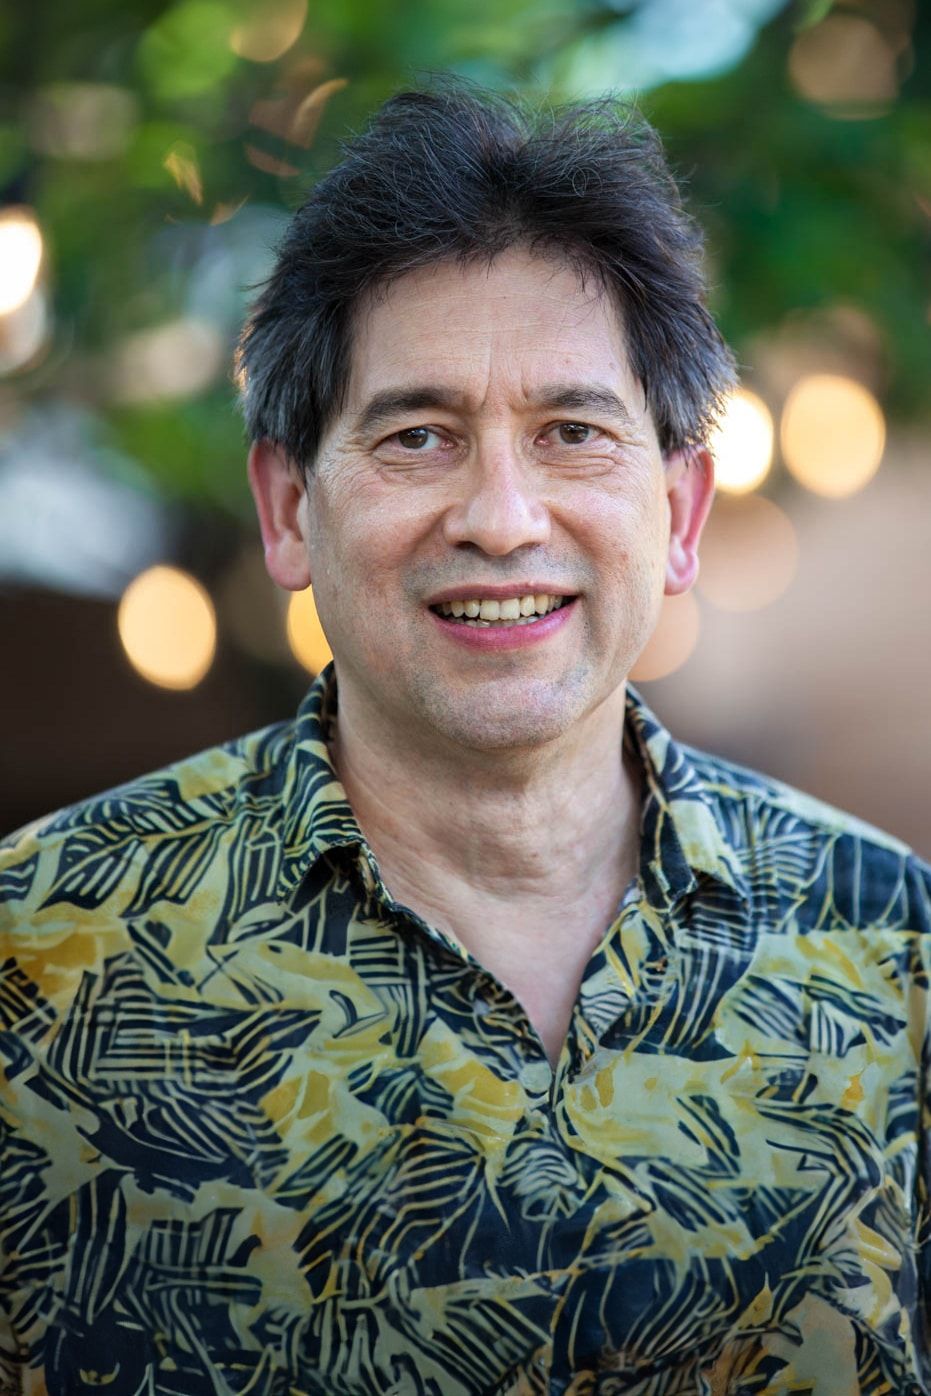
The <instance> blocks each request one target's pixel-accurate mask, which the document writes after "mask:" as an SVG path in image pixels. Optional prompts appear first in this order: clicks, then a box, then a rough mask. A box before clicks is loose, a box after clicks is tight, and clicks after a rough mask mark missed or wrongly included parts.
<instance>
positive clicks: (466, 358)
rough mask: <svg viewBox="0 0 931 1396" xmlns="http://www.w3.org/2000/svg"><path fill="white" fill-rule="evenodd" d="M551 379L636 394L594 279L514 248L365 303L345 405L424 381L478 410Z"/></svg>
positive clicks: (436, 268) (609, 307) (427, 272)
mask: <svg viewBox="0 0 931 1396" xmlns="http://www.w3.org/2000/svg"><path fill="white" fill-rule="evenodd" d="M554 379H559V380H560V381H563V380H564V381H569V382H571V381H576V380H578V381H580V382H588V381H594V380H597V381H598V382H600V383H602V384H603V385H605V386H611V387H613V388H615V390H617V391H620V392H622V393H624V394H626V395H632V396H634V397H637V396H642V395H641V394H637V393H636V390H635V380H634V378H633V374H632V372H631V369H630V365H629V362H628V357H627V350H626V344H625V338H624V330H623V325H622V321H621V316H620V312H619V310H618V308H617V306H616V304H615V303H614V301H613V299H612V298H611V297H610V296H609V295H608V294H607V292H606V291H605V290H604V288H603V287H602V286H601V284H600V283H599V282H598V281H597V280H596V278H595V277H594V276H589V277H584V276H583V275H582V273H581V272H580V270H579V269H578V268H576V267H575V266H573V265H570V264H568V263H567V262H566V261H563V260H558V259H556V258H551V257H543V256H539V255H536V254H533V253H531V252H529V251H527V250H524V249H520V248H513V249H510V250H509V251H507V252H504V253H502V254H501V255H500V256H498V257H497V258H495V259H494V260H493V261H491V262H487V261H481V262H479V261H470V262H466V263H460V262H449V261H444V262H439V263H435V264H433V265H431V266H428V267H424V268H420V269H418V270H416V271H413V272H408V273H407V274H406V275H404V276H401V277H398V278H397V279H396V280H394V281H392V282H390V283H389V284H388V285H387V286H382V287H379V288H378V289H377V290H376V291H375V292H374V293H372V294H370V295H368V296H367V297H366V298H365V299H364V300H363V301H362V302H361V304H360V305H359V307H358V309H357V312H356V315H355V319H354V324H353V334H352V350H351V366H350V379H349V391H348V395H347V403H346V407H347V409H348V410H349V411H350V412H351V411H353V410H356V411H357V410H358V409H359V408H360V406H362V405H363V404H364V401H365V400H366V399H367V398H368V397H369V396H370V395H371V394H372V393H373V392H379V391H384V390H385V389H386V388H395V387H398V388H400V387H405V386H412V385H416V384H418V383H420V382H424V381H429V382H431V383H438V384H442V385H444V386H446V387H448V388H449V389H450V390H451V391H457V392H461V393H462V394H463V395H464V396H465V397H468V398H474V399H475V400H476V403H478V402H481V401H484V400H485V399H486V398H487V397H488V395H489V394H491V395H496V394H498V393H504V394H506V395H507V396H508V397H510V398H513V397H515V396H516V397H520V396H522V395H524V396H528V395H532V393H533V389H534V385H535V384H539V383H543V382H550V381H553V380H554ZM632 405H633V404H632Z"/></svg>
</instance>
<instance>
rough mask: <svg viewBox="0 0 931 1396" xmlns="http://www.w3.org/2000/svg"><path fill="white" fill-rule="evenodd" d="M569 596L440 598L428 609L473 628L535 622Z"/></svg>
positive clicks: (546, 593)
mask: <svg viewBox="0 0 931 1396" xmlns="http://www.w3.org/2000/svg"><path fill="white" fill-rule="evenodd" d="M570 599H571V598H569V597H566V596H552V595H550V594H549V593H548V592H538V593H537V594H536V595H533V596H531V595H529V594H528V595H527V596H510V597H507V598H506V599H504V600H502V601H491V600H483V599H481V598H469V599H466V598H463V599H462V600H461V601H460V600H456V601H441V602H440V603H439V605H437V606H432V607H431V610H433V611H435V612H436V614H437V615H440V616H442V617H443V618H444V619H445V620H454V621H458V622H459V624H460V625H467V626H470V627H474V628H486V627H489V626H505V627H507V626H514V625H534V624H536V623H537V622H538V621H540V620H542V618H543V617H544V616H548V615H549V614H550V612H551V611H558V610H559V608H560V606H562V605H563V604H564V602H566V601H567V600H570Z"/></svg>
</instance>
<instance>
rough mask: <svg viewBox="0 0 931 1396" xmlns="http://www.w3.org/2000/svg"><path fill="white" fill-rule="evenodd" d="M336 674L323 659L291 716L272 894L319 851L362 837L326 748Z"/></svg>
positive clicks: (283, 889)
mask: <svg viewBox="0 0 931 1396" xmlns="http://www.w3.org/2000/svg"><path fill="white" fill-rule="evenodd" d="M336 709H337V692H336V675H335V673H334V672H333V666H332V664H328V665H327V667H326V668H325V669H324V670H323V671H322V673H321V674H319V675H318V677H317V678H316V679H315V680H314V682H313V684H312V685H311V688H310V690H309V692H308V693H307V696H306V697H305V699H304V701H303V702H302V703H301V706H300V707H299V708H298V710H297V717H296V718H295V721H294V736H293V740H292V743H291V748H290V752H289V754H288V757H287V766H286V770H285V778H284V784H283V787H282V791H281V799H282V804H283V806H284V822H283V843H284V846H283V857H282V860H281V869H280V871H279V874H278V885H277V889H276V891H277V895H278V899H279V901H284V900H285V899H286V898H287V897H288V896H289V895H290V894H291V893H292V892H293V891H294V889H295V888H296V887H297V885H298V883H299V882H300V881H301V879H302V878H303V876H304V875H305V873H307V872H308V871H309V870H310V868H311V867H312V866H313V865H314V863H316V861H317V859H318V858H320V857H321V855H322V854H324V853H327V852H329V851H331V850H333V849H338V848H351V847H355V848H358V847H360V846H361V845H362V843H363V838H362V830H361V829H360V828H359V825H358V823H357V821H356V817H355V815H354V814H353V812H352V808H351V806H350V804H349V801H348V800H347V799H346V792H345V790H344V789H343V786H342V782H341V781H340V779H339V776H338V775H337V774H336V768H335V766H334V765H333V761H332V758H331V757H330V752H329V748H328V745H327V744H328V741H329V739H330V737H331V735H332V731H333V725H334V722H335V720H336Z"/></svg>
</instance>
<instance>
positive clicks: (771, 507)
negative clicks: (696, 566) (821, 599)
mask: <svg viewBox="0 0 931 1396" xmlns="http://www.w3.org/2000/svg"><path fill="white" fill-rule="evenodd" d="M798 553H799V547H798V537H797V535H796V532H795V526H794V524H793V523H792V520H791V519H790V518H789V516H788V515H787V514H786V513H785V512H784V511H783V510H782V509H780V508H779V505H778V504H774V503H773V501H772V500H771V499H764V498H763V497H762V496H760V495H757V494H753V495H744V496H743V497H741V498H735V497H733V496H732V497H730V498H728V497H726V496H724V495H719V496H718V498H717V499H716V500H715V503H714V508H713V509H712V511H711V517H710V518H709V519H708V522H707V524H706V525H705V531H704V534H703V536H702V542H701V570H700V572H699V574H698V587H699V590H700V591H701V594H702V596H704V597H705V598H706V600H708V601H710V602H711V603H712V605H714V606H717V608H718V610H721V611H758V610H760V609H761V608H762V607H763V606H769V605H771V604H772V602H774V601H777V600H778V599H779V597H780V596H782V595H783V593H784V592H785V591H786V590H787V589H788V587H789V585H790V583H791V582H792V580H793V578H794V577H795V573H796V571H797V569H798Z"/></svg>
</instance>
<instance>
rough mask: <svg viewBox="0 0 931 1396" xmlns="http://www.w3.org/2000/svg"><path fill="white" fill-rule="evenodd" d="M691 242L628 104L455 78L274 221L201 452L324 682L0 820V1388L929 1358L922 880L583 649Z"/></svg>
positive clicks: (449, 1390) (829, 1377)
mask: <svg viewBox="0 0 931 1396" xmlns="http://www.w3.org/2000/svg"><path fill="white" fill-rule="evenodd" d="M698 252H699V244H698V238H697V234H696V233H695V231H694V229H693V227H692V225H691V224H690V222H689V221H688V220H687V218H686V216H685V215H684V214H683V212H682V210H681V207H680V206H679V203H678V198H677V195H676V192H675V188H674V186H673V185H672V183H671V180H670V178H669V176H668V174H667V172H666V170H665V167H664V165H663V163H662V159H661V155H660V153H659V148H658V145H657V142H656V140H655V138H654V137H653V136H652V134H651V133H650V132H649V131H648V130H647V129H646V128H645V127H644V126H642V125H640V124H638V123H636V122H635V121H634V119H633V118H632V117H630V116H625V115H617V114H615V113H614V112H612V110H611V108H610V107H608V106H606V105H603V106H599V107H595V108H590V109H587V110H583V111H581V112H574V113H572V112H570V113H568V114H566V115H563V116H561V117H558V118H552V117H546V118H539V119H537V120H534V119H532V118H529V117H527V116H526V115H523V114H521V113H520V112H518V111H516V110H514V109H512V108H511V107H509V106H507V105H506V104H504V103H501V102H498V101H493V100H491V99H486V98H482V97H479V96H477V95H475V94H472V93H470V92H468V91H462V90H459V89H457V88H455V87H450V88H446V89H441V90H439V91H436V92H434V93H432V94H407V95H404V96H400V97H397V98H395V99H393V100H392V101H391V102H389V103H388V104H387V106H386V107H385V108H384V109H383V110H382V112H381V113H380V114H379V116H378V117H377V118H376V120H375V121H374V123H373V124H372V126H371V128H370V129H369V130H368V132H367V133H366V134H364V135H363V136H362V137H361V138H359V139H358V140H356V141H355V142H354V143H353V144H352V145H351V146H350V147H349V149H348V151H347V153H346V155H345V158H344V159H343V161H342V163H341V164H340V165H339V166H338V167H337V168H336V170H335V171H334V172H333V173H332V174H330V175H329V176H328V177H327V178H326V179H324V180H323V181H322V182H321V183H320V184H319V185H318V187H317V188H316V189H315V191H314V192H313V194H312V195H311V198H310V200H309V202H308V203H307V204H306V205H305V207H304V208H303V209H302V210H301V211H300V212H299V213H298V214H297V215H296V217H295V219H294V221H293V223H292V225H291V229H290V231H289V233H288V235H287V237H286V239H285V241H284V245H283V247H282V248H281V251H280V255H279V260H278V264H277V267H276V270H275V272H274V274H273V276H272V278H271V280H270V281H269V283H268V285H267V287H266V288H265V291H264V293H263V295H262V297H261V299H260V301H259V303H258V305H257V306H256V309H255V312H254V314H253V317H252V319H251V321H250V324H249V326H248V327H247V330H246V333H245V335H244V338H243V344H242V351H241V355H242V365H241V366H242V375H243V383H244V398H245V409H246V416H247V421H248V423H249V427H250V432H251V435H252V438H253V443H254V444H253V446H252V451H251V455H250V461H249V472H250V480H251V483H252V488H253V492H254V496H255V500H256V505H257V509H258V514H259V520H260V523H261V529H262V536H263V540H264V544H265V553H266V558H267V562H268V568H269V571H270V573H271V575H272V576H273V577H274V579H275V580H276V581H277V582H278V583H279V584H280V585H281V586H284V587H288V588H292V589H300V588H304V587H306V586H308V585H309V584H311V583H312V584H313V587H314V592H315V596H316V600H317V605H318V609H319V611H320V615H321V618H322V620H323V624H324V627H325V629H326V632H327V634H328V637H329V639H330V642H331V645H332V648H333V652H334V655H335V673H334V672H327V673H325V674H324V675H322V676H321V678H320V679H319V680H318V681H317V683H316V684H315V685H314V686H313V688H312V689H311V691H310V694H309V695H308V698H307V700H306V701H305V703H304V705H303V706H302V708H301V711H300V713H299V715H298V718H297V720H296V721H294V722H290V723H284V724H281V725H280V726H278V727H275V728H272V729H270V730H269V731H265V732H260V733H257V734H254V735H252V736H250V737H246V738H243V739H242V740H241V741H238V742H235V743H232V744H231V745H229V746H227V747H223V748H219V749H217V750H215V751H212V752H209V753H206V754H204V755H201V756H199V757H195V758H193V759H191V760H188V761H183V762H180V763H179V764H178V765H176V766H174V767H172V768H170V769H168V770H166V771H163V772H160V773H157V774H156V775H153V776H149V777H147V778H145V779H142V780H139V781H136V782H134V783H133V784H131V785H129V786H126V787H124V788H122V789H121V790H118V791H115V792H111V793H110V794H108V795H105V796H102V797H101V798H100V799H98V800H94V801H91V802H88V803H87V804H84V805H81V806H79V807H77V808H76V809H72V810H70V811H66V812H64V813H63V814H59V815H57V816H54V817H52V818H51V819H50V820H48V821H45V822H42V823H40V824H39V825H37V826H36V827H34V828H33V829H31V830H27V831H25V832H24V833H23V834H22V835H21V836H19V838H18V840H14V841H13V843H12V844H11V845H10V848H9V850H8V852H7V853H6V856H5V862H4V864H3V870H2V883H0V886H2V893H3V897H4V898H5V907H6V920H5V921H4V923H3V929H2V934H3V953H2V955H0V964H3V973H4V978H3V981H2V983H3V988H2V993H0V1008H2V1012H3V1014H4V1022H5V1026H6V1028H7V1031H6V1033H5V1035H4V1036H3V1037H2V1038H0V1044H2V1047H3V1051H4V1054H5V1058H4V1060H5V1066H6V1076H7V1080H6V1085H5V1088H4V1094H3V1114H2V1117H0V1120H2V1123H0V1128H2V1131H3V1134H2V1136H0V1137H2V1171H0V1198H2V1200H0V1216H2V1223H3V1228H4V1246H5V1257H6V1264H5V1271H4V1284H5V1288H4V1290H3V1308H2V1310H0V1313H2V1319H0V1332H2V1339H0V1353H2V1356H0V1363H2V1367H0V1370H2V1373H3V1377H4V1380H5V1382H6V1388H5V1389H7V1390H12V1391H16V1392H20V1391H22V1392H29V1393H33V1392H49V1393H66V1392H67V1393H73V1392H90V1391H96V1390H97V1389H98V1388H100V1387H107V1388H108V1391H109V1392H110V1393H111V1396H117V1393H120V1396H122V1393H138V1392H159V1393H162V1392H165V1393H200V1392H208V1391H209V1392H211V1393H213V1392H220V1393H226V1392H249V1393H268V1396H279V1393H281V1396H284V1393H315V1396H316V1393H321V1394H322V1393H325V1394H326V1396H337V1393H346V1394H347V1396H350V1394H351V1396H362V1393H366V1394H367V1396H368V1394H369V1393H371V1396H385V1393H389V1392H390V1393H397V1396H406V1393H422V1394H424V1396H426V1393H432V1396H479V1393H482V1394H483V1396H485V1394H486V1393H487V1394H488V1396H490V1394H491V1393H502V1394H503V1393H510V1394H511V1396H516V1394H517V1393H545V1392H546V1393H560V1394H562V1393H566V1394H567V1396H568V1394H569V1393H571V1396H583V1393H594V1392H598V1393H621V1392H624V1393H628V1392H629V1393H638V1396H647V1394H648V1393H649V1396H667V1394H668V1396H672V1393H698V1392H701V1393H724V1392H728V1393H750V1392H754V1393H763V1392H766V1393H768V1394H769V1396H776V1394H777V1393H778V1394H779V1396H783V1393H788V1392H812V1393H818V1396H846V1393H854V1392H863V1393H871V1396H879V1393H880V1392H889V1393H893V1392H895V1393H906V1392H910V1393H919V1392H925V1391H928V1390H931V1360H929V1350H928V1294H929V1286H931V1261H929V1257H931V1243H929V1235H928V1229H929V1208H928V1181H929V1171H931V1165H929V1147H928V1139H929V1135H928V1128H927V1126H928V1087H927V1079H926V1063H927V1044H928V1041H929V1033H928V1021H927V1016H928V1015H927V1006H928V1005H927V999H928V977H927V962H928V950H929V945H931V938H929V930H931V914H929V902H931V898H929V889H931V879H929V874H928V869H927V868H925V867H922V866H921V865H920V864H919V863H918V862H917V861H916V859H915V858H914V857H913V856H912V855H910V854H909V852H908V850H907V849H904V848H903V847H901V846H900V845H898V844H897V843H895V842H893V841H892V840H889V839H887V838H885V837H884V836H882V835H880V834H877V833H875V832H874V831H871V830H868V829H866V828H864V827H863V826H860V825H858V824H856V823H854V822H853V821H852V820H849V819H847V818H845V817H844V816H841V815H839V814H837V813H835V812H833V811H831V810H828V809H825V808H824V807H822V806H820V805H818V804H816V803H815V802H813V801H810V800H807V799H805V798H804V797H802V796H799V795H797V794H795V793H794V792H791V791H788V790H786V789H785V788H783V787H780V786H778V785H776V784H774V783H772V782H770V781H767V780H765V779H763V778H762V777H758V776H755V775H752V774H749V773H747V772H743V771H739V770H735V769H734V768H732V767H730V766H728V765H725V764H724V763H722V762H720V761H716V760H714V759H712V758H710V757H706V756H702V755H699V754H697V753H694V752H686V751H684V750H683V749H682V748H680V747H678V746H676V744H675V743H674V742H673V740H672V739H671V738H670V736H669V735H668V734H667V733H666V732H665V731H664V730H663V729H662V727H661V726H660V725H659V723H658V722H657V721H656V719H655V718H653V717H652V716H651V715H650V713H649V712H648V711H647V709H646V708H645V707H644V706H643V704H642V703H641V701H640V700H639V698H638V697H637V696H636V695H635V694H634V693H633V692H632V691H631V690H629V689H628V688H627V686H626V682H625V681H626V678H627V675H628V673H629V671H630V669H631V666H632V665H633V663H634V661H635V659H636V657H637V655H638V654H639V653H640V651H641V649H642V648H643V646H644V644H645V642H646V640H647V638H648V636H649V634H650V632H651V629H652V627H653V625H654V623H655V621H656V617H657V613H658V609H659V605H660V601H661V597H662V595H663V593H664V592H666V593H669V594H675V593H678V592H681V591H684V590H686V589H687V588H688V587H689V586H690V585H691V584H692V581H693V580H694V577H695V573H696V567H697V561H696V558H697V545H698V540H699V535H700V533H701V528H702V524H703V522H704V519H705V516H706V514H707V511H708V507H709V504H710V499H711V489H712V479H711V477H712V469H711V461H710V459H709V457H708V453H707V450H706V449H705V447H704V445H703V442H704V441H705V440H706V438H707V433H708V429H709V425H710V423H711V421H712V420H713V417H714V413H715V410H716V407H717V405H718V403H719V400H720V397H721V395H722V393H723V392H724V391H725V390H726V388H727V387H728V386H729V384H730V382H731V362H730V358H729V356H728V353H727V351H726V350H725V348H724V347H723V345H722V344H721V341H720V339H719V337H718V335H717V332H716V331H715V329H714V327H713V325H712V323H711V322H710V320H709V318H708V315H707V312H706V310H705V308H704V303H703V295H702V283H701V278H700V274H699V271H698V262H697V258H698ZM4 962H5V963H4Z"/></svg>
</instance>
